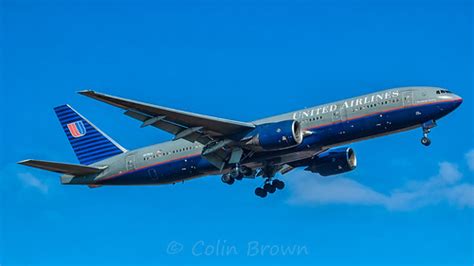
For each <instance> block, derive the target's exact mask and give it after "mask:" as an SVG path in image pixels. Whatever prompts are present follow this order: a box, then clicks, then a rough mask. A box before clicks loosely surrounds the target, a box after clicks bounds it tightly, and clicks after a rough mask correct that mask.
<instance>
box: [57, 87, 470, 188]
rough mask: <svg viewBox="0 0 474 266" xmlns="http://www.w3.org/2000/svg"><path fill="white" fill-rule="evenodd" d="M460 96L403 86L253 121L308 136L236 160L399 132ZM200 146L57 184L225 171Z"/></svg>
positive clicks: (170, 146) (257, 160) (129, 157)
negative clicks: (294, 124) (296, 128)
mask: <svg viewBox="0 0 474 266" xmlns="http://www.w3.org/2000/svg"><path fill="white" fill-rule="evenodd" d="M461 102H462V99H461V98H460V97H459V96H457V95H455V94H452V93H450V92H447V91H446V90H444V89H441V88H433V87H404V88H394V89H389V90H384V91H380V92H376V93H371V94H367V95H363V96H359V97H354V98H349V99H345V100H342V101H336V102H333V103H328V104H324V105H319V106H315V107H311V108H307V109H303V110H298V111H295V112H290V113H286V114H282V115H277V116H273V117H269V118H265V119H260V120H256V121H253V122H252V123H253V124H255V125H261V124H265V123H271V122H278V121H284V120H297V121H298V122H300V123H301V126H302V128H303V129H304V130H305V132H308V135H307V136H305V138H304V140H303V142H302V143H301V144H299V145H298V146H296V147H293V148H289V149H282V150H278V151H261V152H256V153H254V154H252V156H250V157H248V158H245V159H244V160H243V161H242V164H243V165H248V166H249V167H260V166H263V165H265V164H266V163H267V162H269V161H271V162H272V163H273V164H280V165H282V164H285V163H290V162H295V161H299V160H304V159H306V158H310V157H311V156H313V155H314V154H315V153H316V152H318V151H321V150H325V149H328V148H331V147H335V146H340V145H342V144H347V143H351V142H355V141H360V140H364V139H369V138H374V137H378V136H383V135H387V134H393V133H397V132H400V131H405V130H409V129H413V128H417V127H421V126H423V125H424V124H430V123H433V121H436V120H438V119H440V118H441V117H443V116H445V115H446V114H448V113H450V112H451V111H453V110H454V109H455V108H457V107H458V106H459V105H460V104H461ZM202 150H203V145H202V144H200V143H198V142H194V143H193V142H190V141H187V140H184V139H178V140H175V141H168V142H164V143H160V144H155V145H151V146H148V147H144V148H140V149H136V150H130V151H127V152H126V153H123V154H120V155H116V156H114V157H111V158H108V159H105V160H103V161H99V162H97V163H94V164H93V165H92V166H107V168H106V169H105V170H104V171H103V172H101V173H100V174H96V175H90V176H85V177H80V178H79V177H74V176H71V175H64V176H62V177H61V182H62V183H63V184H89V185H91V184H93V185H153V184H169V183H176V182H181V181H184V180H188V179H192V178H196V177H200V176H205V175H215V174H219V173H222V172H224V173H225V172H226V171H227V172H228V171H229V169H228V168H224V169H223V171H220V170H219V169H217V168H216V167H215V166H214V165H213V164H211V163H210V162H209V161H208V160H207V159H205V158H204V157H203V156H201V153H202Z"/></svg>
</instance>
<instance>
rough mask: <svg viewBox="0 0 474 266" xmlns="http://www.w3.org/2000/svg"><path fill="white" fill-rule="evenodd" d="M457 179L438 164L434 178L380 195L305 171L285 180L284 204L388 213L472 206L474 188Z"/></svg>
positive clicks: (455, 173) (449, 165) (453, 167)
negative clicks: (381, 209) (287, 192)
mask: <svg viewBox="0 0 474 266" xmlns="http://www.w3.org/2000/svg"><path fill="white" fill-rule="evenodd" d="M461 179H462V174H461V173H460V172H459V170H458V167H457V166H456V165H455V164H452V163H449V162H442V163H440V164H439V172H438V174H437V175H436V176H433V177H431V178H429V179H428V180H426V181H418V182H409V183H407V184H405V185H404V186H402V187H401V188H397V189H393V190H392V191H391V192H389V193H381V192H378V191H376V190H374V189H372V188H370V187H368V186H365V185H363V184H361V183H359V182H357V181H355V180H352V179H348V178H345V177H321V176H318V175H316V174H312V173H309V172H296V174H293V176H290V177H289V178H288V181H289V183H290V186H289V187H290V189H291V193H292V195H291V197H290V199H289V201H288V202H289V203H291V204H315V205H322V204H352V205H355V204H357V205H374V206H383V207H385V208H387V209H391V210H410V209H416V208H420V207H423V206H427V205H434V204H438V203H440V202H446V203H449V204H452V205H455V206H459V207H474V185H472V184H469V183H461V182H460V181H461Z"/></svg>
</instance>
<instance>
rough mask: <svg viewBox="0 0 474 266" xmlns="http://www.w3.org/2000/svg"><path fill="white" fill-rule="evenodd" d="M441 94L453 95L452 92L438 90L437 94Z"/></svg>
mask: <svg viewBox="0 0 474 266" xmlns="http://www.w3.org/2000/svg"><path fill="white" fill-rule="evenodd" d="M441 93H452V92H450V91H448V90H437V91H436V94H441Z"/></svg>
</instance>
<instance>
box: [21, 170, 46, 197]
mask: <svg viewBox="0 0 474 266" xmlns="http://www.w3.org/2000/svg"><path fill="white" fill-rule="evenodd" d="M18 178H19V179H20V180H21V181H22V182H23V184H24V185H25V186H28V187H32V188H35V189H37V190H39V191H40V192H41V193H43V194H47V193H48V186H47V185H46V184H45V183H43V182H42V181H41V180H40V179H38V178H37V177H35V176H34V175H32V174H30V173H19V174H18Z"/></svg>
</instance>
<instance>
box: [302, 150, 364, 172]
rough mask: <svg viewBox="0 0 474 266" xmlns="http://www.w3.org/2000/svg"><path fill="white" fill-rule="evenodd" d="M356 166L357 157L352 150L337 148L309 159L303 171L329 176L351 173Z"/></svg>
mask: <svg viewBox="0 0 474 266" xmlns="http://www.w3.org/2000/svg"><path fill="white" fill-rule="evenodd" d="M356 166H357V157H356V155H355V152H354V150H353V149H352V148H337V149H331V150H328V151H326V152H323V153H321V154H319V155H318V156H316V157H314V158H313V159H311V161H310V162H309V163H308V167H307V168H306V169H305V170H307V171H311V172H313V173H318V174H320V175H322V176H329V175H337V174H341V173H345V172H349V171H352V170H354V169H355V168H356Z"/></svg>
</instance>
